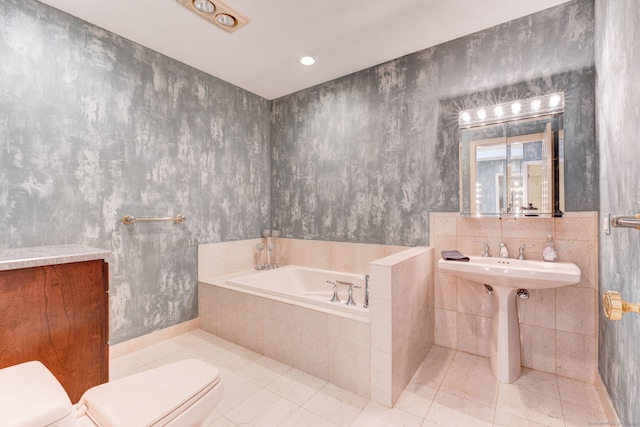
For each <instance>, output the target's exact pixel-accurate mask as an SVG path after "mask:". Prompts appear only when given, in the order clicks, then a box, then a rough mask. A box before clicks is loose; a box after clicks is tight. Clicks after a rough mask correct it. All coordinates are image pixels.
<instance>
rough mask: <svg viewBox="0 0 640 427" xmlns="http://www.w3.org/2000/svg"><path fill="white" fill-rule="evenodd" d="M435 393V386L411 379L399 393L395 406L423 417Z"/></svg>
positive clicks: (436, 391)
mask: <svg viewBox="0 0 640 427" xmlns="http://www.w3.org/2000/svg"><path fill="white" fill-rule="evenodd" d="M436 393H438V390H437V389H435V388H431V387H429V386H426V385H423V384H420V383H418V382H415V381H411V382H410V383H409V384H408V385H407V387H406V388H405V389H404V391H403V392H402V394H401V395H400V398H399V399H398V401H397V402H396V405H395V407H396V408H399V409H402V410H404V411H407V412H409V413H410V414H413V415H416V416H418V417H421V418H424V417H425V416H426V415H427V411H428V410H429V408H430V407H431V404H432V403H433V399H435V397H436Z"/></svg>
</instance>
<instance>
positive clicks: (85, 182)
mask: <svg viewBox="0 0 640 427" xmlns="http://www.w3.org/2000/svg"><path fill="white" fill-rule="evenodd" d="M0 58H1V60H0V212H1V218H2V219H1V220H0V235H1V236H2V240H1V241H0V245H1V246H2V247H3V248H10V247H19V246H38V245H49V244H64V243H83V244H87V245H91V246H96V247H100V248H104V249H109V250H111V251H113V253H114V258H113V262H112V263H111V299H110V301H111V341H112V342H114V343H116V342H120V341H123V340H126V339H129V338H132V337H136V336H139V335H143V334H145V333H148V332H150V331H153V330H156V329H160V328H163V327H166V326H170V325H173V324H176V323H179V322H182V321H185V320H189V319H192V318H195V317H196V316H197V303H196V289H197V276H196V274H197V272H196V262H197V256H196V249H197V246H196V245H197V244H198V243H204V242H216V241H227V240H236V239H243V238H250V237H257V236H258V233H259V230H261V229H263V228H264V227H265V226H266V225H267V224H268V214H269V172H268V171H269V149H268V147H269V127H270V124H269V112H270V102H269V101H267V100H265V99H262V98H260V97H258V96H255V95H253V94H250V93H248V92H246V91H243V90H241V89H238V88H237V87H234V86H232V85H230V84H228V83H225V82H223V81H221V80H219V79H216V78H214V77H211V76H210V75H207V74H204V73H202V72H200V71H197V70H195V69H192V68H190V67H188V66H186V65H184V64H182V63H179V62H176V61H174V60H171V59H169V58H167V57H164V56H162V55H160V54H158V53H156V52H154V51H151V50H149V49H146V48H143V47H141V46H139V45H136V44H135V43H132V42H130V41H128V40H125V39H123V38H121V37H118V36H116V35H114V34H112V33H109V32H106V31H103V30H101V29H99V28H97V27H95V26H93V25H90V24H87V23H85V22H83V21H80V20H78V19H76V18H73V17H71V16H69V15H66V14H64V13H62V12H60V11H58V10H55V9H52V8H50V7H48V6H46V5H43V4H41V3H39V2H36V1H32V0H26V1H21V0H0ZM178 213H183V214H184V215H186V216H187V217H188V220H187V222H186V223H184V224H180V225H174V224H171V223H161V224H160V223H158V224H136V225H133V226H125V225H123V224H122V223H121V222H120V218H121V217H122V216H123V215H125V214H132V215H136V216H165V215H170V214H178Z"/></svg>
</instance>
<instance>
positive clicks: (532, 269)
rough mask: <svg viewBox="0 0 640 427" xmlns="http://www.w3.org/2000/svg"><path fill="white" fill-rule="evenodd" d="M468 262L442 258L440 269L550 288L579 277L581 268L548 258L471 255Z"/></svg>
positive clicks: (506, 284) (506, 283) (492, 280)
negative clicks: (525, 258) (526, 258)
mask: <svg viewBox="0 0 640 427" xmlns="http://www.w3.org/2000/svg"><path fill="white" fill-rule="evenodd" d="M469 258H470V261H469V262H462V261H445V260H443V259H440V260H439V261H438V267H439V268H440V271H444V272H447V273H452V274H454V275H456V276H458V277H461V278H463V279H467V280H472V281H474V282H479V283H484V284H486V285H490V286H502V287H506V288H514V289H550V288H559V287H562V286H567V285H572V284H575V283H578V282H579V281H580V268H578V266H577V265H575V264H573V263H570V262H546V261H536V260H520V259H510V258H492V257H481V256H472V257H469Z"/></svg>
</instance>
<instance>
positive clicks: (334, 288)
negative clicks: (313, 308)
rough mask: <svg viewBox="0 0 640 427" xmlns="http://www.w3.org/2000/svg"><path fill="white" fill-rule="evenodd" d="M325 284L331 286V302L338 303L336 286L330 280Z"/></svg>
mask: <svg viewBox="0 0 640 427" xmlns="http://www.w3.org/2000/svg"><path fill="white" fill-rule="evenodd" d="M327 283H328V284H330V285H333V298H331V302H340V297H339V296H338V285H337V284H336V283H335V282H332V281H331V280H327Z"/></svg>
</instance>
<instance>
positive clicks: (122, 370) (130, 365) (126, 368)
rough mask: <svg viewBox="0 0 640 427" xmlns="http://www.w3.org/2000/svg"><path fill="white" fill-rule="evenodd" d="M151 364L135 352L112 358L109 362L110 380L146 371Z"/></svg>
mask: <svg viewBox="0 0 640 427" xmlns="http://www.w3.org/2000/svg"><path fill="white" fill-rule="evenodd" d="M149 368H150V366H149V365H147V364H146V363H144V362H143V361H142V360H140V359H138V358H137V357H135V356H134V355H133V354H125V355H124V356H120V357H117V358H115V359H112V360H111V361H110V362H109V381H113V380H117V379H119V378H124V377H128V376H129V375H133V374H136V373H138V372H142V371H146V370H147V369H149Z"/></svg>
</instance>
